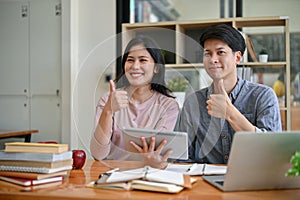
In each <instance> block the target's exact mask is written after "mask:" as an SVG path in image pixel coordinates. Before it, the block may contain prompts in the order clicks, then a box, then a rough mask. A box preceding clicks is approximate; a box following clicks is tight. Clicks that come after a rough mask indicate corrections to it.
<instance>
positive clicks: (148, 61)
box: [125, 44, 157, 87]
mask: <svg viewBox="0 0 300 200" xmlns="http://www.w3.org/2000/svg"><path fill="white" fill-rule="evenodd" d="M156 71H157V69H156V66H155V63H154V60H153V58H152V57H151V55H150V53H149V52H148V51H147V50H146V49H145V47H144V45H142V44H139V45H136V46H133V47H132V48H131V49H130V51H129V53H128V57H127V59H126V62H125V76H126V78H127V79H128V81H129V83H130V85H131V86H134V87H141V86H145V85H149V84H150V83H151V80H152V78H153V75H154V73H156Z"/></svg>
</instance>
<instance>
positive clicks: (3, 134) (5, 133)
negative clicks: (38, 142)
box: [0, 130, 39, 142]
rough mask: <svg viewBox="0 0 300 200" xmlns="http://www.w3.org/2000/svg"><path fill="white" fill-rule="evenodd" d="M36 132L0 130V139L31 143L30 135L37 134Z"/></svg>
mask: <svg viewBox="0 0 300 200" xmlns="http://www.w3.org/2000/svg"><path fill="white" fill-rule="evenodd" d="M37 132H39V131H38V130H20V131H12V130H0V139H3V138H16V137H17V138H24V139H25V142H30V141H31V134H32V133H37Z"/></svg>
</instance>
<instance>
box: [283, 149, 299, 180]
mask: <svg viewBox="0 0 300 200" xmlns="http://www.w3.org/2000/svg"><path fill="white" fill-rule="evenodd" d="M290 162H291V164H292V165H293V166H292V168H291V169H289V171H288V172H287V174H286V175H287V176H291V177H294V176H300V151H297V152H296V153H295V155H293V156H292V158H291V161H290Z"/></svg>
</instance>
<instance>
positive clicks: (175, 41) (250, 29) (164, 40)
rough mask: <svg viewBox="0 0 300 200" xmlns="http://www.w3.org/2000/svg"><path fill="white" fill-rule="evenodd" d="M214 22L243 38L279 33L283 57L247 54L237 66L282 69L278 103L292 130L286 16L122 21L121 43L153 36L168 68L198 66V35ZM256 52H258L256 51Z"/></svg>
mask: <svg viewBox="0 0 300 200" xmlns="http://www.w3.org/2000/svg"><path fill="white" fill-rule="evenodd" d="M214 24H228V25H231V26H233V27H235V28H237V29H239V30H240V31H241V32H242V33H243V35H244V36H245V38H247V35H250V34H253V33H269V34H270V33H278V32H279V33H282V34H284V42H285V52H284V54H285V60H278V61H273V60H272V61H271V62H267V63H261V62H249V61H248V60H250V59H248V56H247V55H248V53H247V52H245V55H246V56H245V57H244V60H243V62H242V63H240V64H239V66H238V67H250V68H253V69H259V68H261V69H274V70H283V71H284V72H285V75H286V84H285V85H286V88H285V101H284V105H282V106H281V113H282V116H283V117H282V124H283V129H284V130H291V99H290V94H291V87H290V81H291V80H290V31H289V18H288V17H287V16H271V17H237V18H221V19H212V20H193V21H169V22H157V23H134V24H129V23H124V24H122V46H123V50H124V48H125V46H126V44H127V43H128V42H129V40H130V39H132V38H133V37H135V36H137V35H140V34H144V35H148V36H150V37H152V38H153V39H154V40H156V41H157V42H158V44H159V45H160V47H161V48H162V49H163V50H165V52H166V54H165V58H166V68H167V70H168V69H170V70H171V69H175V70H177V69H178V70H180V69H201V68H203V63H202V56H201V55H202V52H203V50H202V47H201V46H200V44H199V42H198V41H199V37H200V35H201V33H202V31H203V30H204V29H205V28H206V27H208V26H210V25H214ZM256 53H258V52H256Z"/></svg>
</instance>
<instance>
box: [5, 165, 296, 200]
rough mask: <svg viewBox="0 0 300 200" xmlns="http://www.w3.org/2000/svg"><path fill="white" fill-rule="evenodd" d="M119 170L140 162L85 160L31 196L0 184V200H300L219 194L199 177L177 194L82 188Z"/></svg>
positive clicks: (291, 195)
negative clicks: (56, 183) (58, 182)
mask: <svg viewBox="0 0 300 200" xmlns="http://www.w3.org/2000/svg"><path fill="white" fill-rule="evenodd" d="M109 167H111V168H115V167H119V168H120V170H127V169H133V168H137V167H142V164H141V163H140V162H133V161H105V162H104V161H101V162H98V161H91V160H88V161H87V163H86V164H85V166H84V169H83V170H72V171H71V172H70V175H69V178H67V179H66V180H65V181H64V183H63V184H61V185H60V186H56V187H52V188H47V189H41V190H36V191H32V192H22V191H20V188H19V187H17V186H15V185H13V184H9V183H5V182H1V181H0V199H1V200H6V199H18V200H32V199H43V200H59V199H63V200H71V199H80V200H87V199H118V200H120V199H151V200H156V199H158V200H162V199H165V200H167V199H168V200H169V199H170V200H171V199H181V200H190V199H199V200H206V199H209V200H220V199H222V200H235V199H236V200H240V199H242V200H249V199H251V200H252V199H255V200H256V199H268V200H271V199H272V200H276V199H278V200H279V199H280V200H283V199H284V200H296V199H298V200H299V199H300V189H298V190H268V191H247V192H226V193H224V192H221V191H220V190H218V189H216V188H215V187H213V186H211V185H209V184H208V183H206V182H205V181H203V180H202V179H201V177H199V181H197V182H196V183H195V184H194V185H193V188H192V189H190V190H189V189H185V190H183V191H181V192H180V193H178V194H165V193H155V192H146V191H138V190H136V191H121V190H105V189H93V188H87V187H85V185H86V183H89V182H90V181H95V180H96V179H97V177H98V176H99V174H100V173H103V172H105V171H107V170H109V169H111V168H109Z"/></svg>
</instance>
